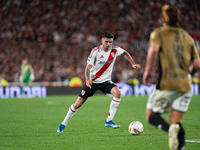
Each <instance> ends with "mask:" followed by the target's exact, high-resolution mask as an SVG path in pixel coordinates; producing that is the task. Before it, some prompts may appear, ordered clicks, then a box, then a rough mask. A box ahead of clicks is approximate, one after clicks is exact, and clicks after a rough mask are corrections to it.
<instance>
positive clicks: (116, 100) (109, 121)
mask: <svg viewBox="0 0 200 150" xmlns="http://www.w3.org/2000/svg"><path fill="white" fill-rule="evenodd" d="M119 103H120V99H119V98H116V97H113V99H112V101H111V103H110V110H109V113H108V117H107V120H106V122H105V126H106V127H112V128H114V129H116V128H119V127H120V126H119V125H116V124H115V123H114V122H113V118H114V116H115V113H116V111H117V107H118V106H119Z"/></svg>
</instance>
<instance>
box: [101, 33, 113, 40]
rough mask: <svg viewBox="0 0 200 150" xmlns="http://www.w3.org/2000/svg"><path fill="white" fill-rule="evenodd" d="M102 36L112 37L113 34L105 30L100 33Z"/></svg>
mask: <svg viewBox="0 0 200 150" xmlns="http://www.w3.org/2000/svg"><path fill="white" fill-rule="evenodd" d="M102 38H109V39H114V35H113V34H112V33H110V32H108V31H106V32H104V33H103V34H102Z"/></svg>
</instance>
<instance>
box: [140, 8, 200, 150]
mask: <svg viewBox="0 0 200 150" xmlns="http://www.w3.org/2000/svg"><path fill="white" fill-rule="evenodd" d="M162 23H163V27H161V28H157V29H155V30H154V31H153V32H152V33H151V36H150V46H149V49H148V54H147V62H146V67H145V72H144V75H143V83H144V84H146V85H149V84H150V82H151V73H150V72H151V70H152V66H153V65H154V64H155V62H156V60H157V57H158V61H159V63H158V64H159V71H160V78H159V80H158V83H157V84H156V88H155V89H154V90H153V92H152V93H151V95H150V96H149V99H148V102H147V106H146V119H147V121H149V123H151V124H152V125H155V126H156V127H158V128H159V129H162V130H164V131H166V132H168V136H169V148H170V149H171V150H176V149H179V150H185V131H184V128H183V126H182V123H181V122H182V119H183V116H184V113H185V112H187V110H188V106H189V103H190V100H191V92H190V90H191V89H190V84H191V75H193V74H194V73H196V72H197V71H198V70H199V69H200V61H199V55H198V51H197V48H196V47H195V44H194V40H193V39H192V38H191V36H190V35H189V34H188V33H187V32H185V31H184V30H183V29H182V28H181V27H179V25H178V23H179V10H178V9H177V8H176V7H175V6H173V5H165V6H163V7H162ZM170 106H171V107H172V109H171V112H170V125H169V124H168V123H167V122H166V121H165V120H164V119H163V118H162V117H161V115H160V114H162V113H165V112H168V110H169V108H170Z"/></svg>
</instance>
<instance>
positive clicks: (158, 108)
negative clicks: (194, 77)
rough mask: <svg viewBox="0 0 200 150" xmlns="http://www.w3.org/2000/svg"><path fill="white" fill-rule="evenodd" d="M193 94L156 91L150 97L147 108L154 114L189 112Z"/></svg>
mask: <svg viewBox="0 0 200 150" xmlns="http://www.w3.org/2000/svg"><path fill="white" fill-rule="evenodd" d="M191 96H192V94H191V93H190V92H177V91H161V90H158V89H154V90H153V91H152V93H151V94H150V96H149V99H148V101H147V105H146V108H148V109H151V110H152V111H153V112H154V113H165V112H168V111H169V108H170V106H171V107H172V109H174V110H177V111H180V112H187V110H188V106H189V104H190V100H191Z"/></svg>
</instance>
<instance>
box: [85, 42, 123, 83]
mask: <svg viewBox="0 0 200 150" xmlns="http://www.w3.org/2000/svg"><path fill="white" fill-rule="evenodd" d="M123 52H124V50H123V49H122V48H120V47H118V46H112V47H111V48H110V49H109V50H108V52H105V51H103V50H102V48H101V46H98V47H95V48H94V49H93V50H92V51H91V53H90V56H89V57H88V60H87V63H88V64H91V65H92V66H93V67H92V68H91V70H90V80H92V81H93V83H102V82H105V81H109V80H111V74H112V70H113V66H114V63H115V60H116V57H117V56H119V55H121V54H122V53H123Z"/></svg>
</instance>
